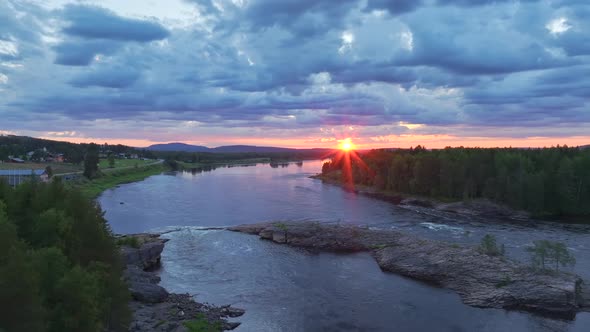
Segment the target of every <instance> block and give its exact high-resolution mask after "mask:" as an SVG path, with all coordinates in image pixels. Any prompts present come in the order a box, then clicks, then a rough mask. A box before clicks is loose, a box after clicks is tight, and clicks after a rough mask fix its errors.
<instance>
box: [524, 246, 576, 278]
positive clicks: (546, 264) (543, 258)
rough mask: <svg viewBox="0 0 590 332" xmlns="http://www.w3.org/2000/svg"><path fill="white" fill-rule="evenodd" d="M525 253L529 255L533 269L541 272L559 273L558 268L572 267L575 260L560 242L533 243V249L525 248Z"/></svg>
mask: <svg viewBox="0 0 590 332" xmlns="http://www.w3.org/2000/svg"><path fill="white" fill-rule="evenodd" d="M527 251H528V252H529V253H530V254H531V263H532V265H533V267H534V268H535V269H539V270H541V271H548V270H550V269H554V270H555V272H559V267H560V266H573V265H575V264H576V258H575V257H574V256H573V255H572V254H571V253H570V252H569V250H568V249H567V247H566V246H565V244H563V243H561V242H553V241H548V240H541V241H535V242H533V247H530V248H527Z"/></svg>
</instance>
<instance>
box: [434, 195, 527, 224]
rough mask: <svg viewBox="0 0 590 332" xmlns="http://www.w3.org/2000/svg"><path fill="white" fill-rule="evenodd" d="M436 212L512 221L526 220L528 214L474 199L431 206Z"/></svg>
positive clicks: (485, 200) (484, 200)
mask: <svg viewBox="0 0 590 332" xmlns="http://www.w3.org/2000/svg"><path fill="white" fill-rule="evenodd" d="M433 207H434V208H435V209H437V210H441V211H446V212H453V213H458V214H463V215H477V216H482V217H505V218H512V219H528V218H530V214H529V213H528V212H526V211H518V210H514V209H512V208H510V207H508V206H506V205H502V204H498V203H494V202H492V201H490V200H487V199H474V200H469V201H461V202H453V203H438V204H435V205H434V206H433Z"/></svg>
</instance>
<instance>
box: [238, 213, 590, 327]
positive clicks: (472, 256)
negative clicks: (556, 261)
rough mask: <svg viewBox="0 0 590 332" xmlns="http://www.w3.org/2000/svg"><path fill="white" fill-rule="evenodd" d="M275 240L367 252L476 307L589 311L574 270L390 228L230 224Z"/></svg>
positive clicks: (560, 314) (589, 299)
mask: <svg viewBox="0 0 590 332" xmlns="http://www.w3.org/2000/svg"><path fill="white" fill-rule="evenodd" d="M228 230H230V231H234V232H241V233H246V234H251V235H255V236H258V237H259V238H260V239H263V240H269V241H273V242H275V243H277V244H284V245H289V246H292V247H299V248H305V249H309V250H313V251H326V252H340V253H353V252H368V253H370V254H371V255H372V256H373V258H374V259H375V261H376V262H377V264H378V265H379V267H380V268H381V270H382V271H385V272H390V273H395V274H399V275H402V276H405V277H408V278H411V279H414V280H417V281H422V282H426V283H429V284H431V285H434V286H436V287H441V288H447V289H450V290H453V291H455V292H456V293H457V294H458V295H459V296H460V297H461V300H462V301H463V303H465V304H467V305H470V306H473V307H478V308H497V309H506V310H517V311H526V312H531V313H533V314H540V315H543V316H548V317H555V318H559V319H565V320H573V319H574V318H575V316H576V313H578V312H588V311H590V289H589V287H590V284H588V282H587V281H584V280H583V279H582V278H581V277H579V276H577V275H575V274H572V273H564V272H560V273H539V271H535V270H533V269H531V268H530V267H528V266H526V265H523V264H522V263H520V262H517V261H515V260H511V259H509V258H505V257H498V256H490V255H486V254H484V253H481V252H480V251H478V250H477V249H476V248H474V247H471V246H459V245H456V244H451V243H446V242H442V241H436V240H428V239H425V238H420V237H417V236H414V235H410V234H405V233H401V232H397V231H391V230H371V229H367V228H363V227H357V226H340V225H328V224H321V223H318V222H289V221H282V222H265V223H259V224H250V225H240V226H234V227H229V228H228Z"/></svg>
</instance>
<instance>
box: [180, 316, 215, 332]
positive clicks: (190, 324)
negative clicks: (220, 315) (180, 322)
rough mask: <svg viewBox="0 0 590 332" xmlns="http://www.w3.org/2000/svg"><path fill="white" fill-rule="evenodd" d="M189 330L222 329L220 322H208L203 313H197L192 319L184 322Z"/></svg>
mask: <svg viewBox="0 0 590 332" xmlns="http://www.w3.org/2000/svg"><path fill="white" fill-rule="evenodd" d="M184 326H185V327H186V328H187V330H188V331H189V332H218V331H221V330H222V327H221V323H220V322H215V323H210V322H209V321H208V320H207V318H206V317H205V315H203V314H198V315H197V317H196V318H195V319H193V320H190V321H187V322H185V323H184Z"/></svg>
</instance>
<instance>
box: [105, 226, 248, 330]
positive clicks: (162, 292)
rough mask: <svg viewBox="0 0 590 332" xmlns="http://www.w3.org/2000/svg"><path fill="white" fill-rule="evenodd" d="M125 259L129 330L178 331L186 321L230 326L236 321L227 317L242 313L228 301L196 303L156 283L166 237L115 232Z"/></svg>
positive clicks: (184, 327)
mask: <svg viewBox="0 0 590 332" xmlns="http://www.w3.org/2000/svg"><path fill="white" fill-rule="evenodd" d="M116 238H117V242H118V243H119V246H120V250H121V255H122V257H123V259H124V261H125V264H126V269H125V272H124V278H125V281H126V282H127V283H128V285H129V291H130V293H131V300H130V302H129V308H130V309H131V311H132V313H133V320H132V322H131V324H130V327H129V331H156V332H169V331H174V332H180V331H188V326H189V325H194V326H199V327H202V328H207V329H206V331H210V330H219V331H227V330H233V329H235V328H237V327H238V326H240V323H239V322H229V321H227V318H235V317H240V316H242V315H243V314H244V313H245V311H244V310H243V309H239V308H234V307H232V306H230V305H223V306H215V305H210V304H205V303H199V302H197V301H195V299H194V298H193V297H192V296H191V295H190V294H175V293H169V292H168V291H167V290H166V289H164V288H163V287H162V286H160V285H159V282H160V277H159V276H158V274H157V270H158V269H159V267H160V261H161V253H162V251H163V250H164V246H165V243H166V242H167V241H168V240H167V239H162V238H160V235H159V234H130V235H121V236H117V237H116Z"/></svg>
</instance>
